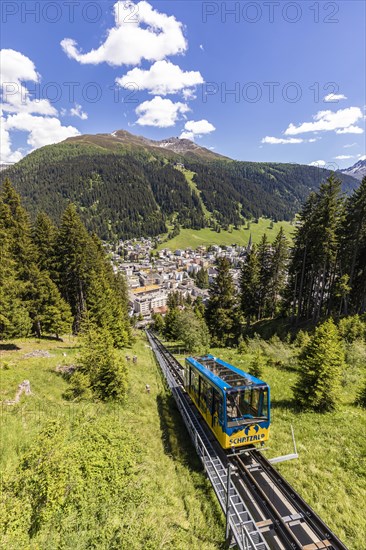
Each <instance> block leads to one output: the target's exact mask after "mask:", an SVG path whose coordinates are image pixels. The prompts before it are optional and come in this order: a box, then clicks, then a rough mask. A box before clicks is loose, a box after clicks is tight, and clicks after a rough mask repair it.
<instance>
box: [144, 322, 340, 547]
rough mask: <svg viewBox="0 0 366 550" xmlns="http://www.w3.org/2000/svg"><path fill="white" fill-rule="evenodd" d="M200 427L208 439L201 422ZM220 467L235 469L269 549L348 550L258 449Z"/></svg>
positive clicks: (174, 367) (178, 375) (167, 356)
mask: <svg viewBox="0 0 366 550" xmlns="http://www.w3.org/2000/svg"><path fill="white" fill-rule="evenodd" d="M148 335H149V338H150V339H151V340H152V341H153V342H154V345H155V346H156V348H157V350H158V351H159V353H160V355H161V356H162V357H164V360H165V361H166V364H167V365H168V367H169V370H170V372H171V375H172V376H173V378H174V380H175V383H176V384H177V386H178V387H179V388H181V389H183V369H182V366H181V365H180V363H179V362H178V361H177V360H176V358H175V357H174V356H173V355H172V354H171V353H170V352H169V351H168V350H167V349H166V348H165V347H164V345H163V344H162V343H161V342H160V341H159V339H158V338H157V337H156V336H155V335H153V334H152V333H148ZM188 399H189V398H188ZM201 424H202V427H203V428H204V429H205V430H206V432H207V435H208V436H210V435H211V434H210V432H209V431H208V430H207V427H206V426H205V425H204V422H201ZM211 439H212V435H211ZM211 443H212V444H213V445H214V446H215V445H216V447H217V453H218V455H220V456H221V458H222V456H223V450H222V449H221V448H220V447H219V446H218V444H217V443H216V442H215V441H214V442H212V441H211ZM223 464H224V466H225V467H226V468H228V467H229V464H231V467H232V469H233V470H234V473H233V475H232V484H233V486H234V487H235V489H236V491H237V492H238V493H239V494H240V495H241V497H242V499H243V501H244V502H245V503H246V505H247V507H248V510H249V512H250V513H251V517H252V518H255V522H256V528H257V529H258V530H259V531H260V532H261V533H262V535H263V538H264V539H265V541H266V543H267V545H268V548H270V549H273V550H277V549H279V550H321V549H327V550H347V547H346V546H345V545H344V544H343V543H342V542H341V541H340V540H339V539H338V538H337V536H336V535H335V534H334V533H333V532H332V531H331V530H330V529H329V528H328V527H327V525H326V524H325V523H324V522H323V521H322V519H321V518H320V517H319V516H318V515H317V514H316V513H315V512H314V510H312V508H311V507H310V506H309V505H308V504H307V503H306V502H305V501H304V499H303V498H302V497H301V496H300V495H299V494H298V493H297V492H296V491H295V490H294V489H293V487H292V486H291V485H290V484H289V483H288V482H287V481H286V480H285V479H284V478H283V477H282V476H281V474H279V472H278V471H277V470H276V469H275V468H274V467H273V466H272V464H271V463H270V462H269V461H268V460H267V459H266V458H265V457H264V456H263V454H262V453H261V452H260V451H259V450H256V449H254V448H249V449H246V450H245V451H243V452H242V453H241V454H238V455H229V454H226V455H224V457H223ZM225 479H226V480H227V477H226V478H225ZM228 512H230V510H228ZM245 548H251V546H247V547H245Z"/></svg>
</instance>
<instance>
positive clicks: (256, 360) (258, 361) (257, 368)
mask: <svg viewBox="0 0 366 550" xmlns="http://www.w3.org/2000/svg"><path fill="white" fill-rule="evenodd" d="M265 365H266V360H265V357H264V355H263V353H262V352H261V350H257V351H256V352H255V354H254V356H253V357H252V359H251V361H250V365H249V369H248V372H249V374H251V375H252V376H255V377H256V378H259V379H261V378H262V376H263V370H264V367H265Z"/></svg>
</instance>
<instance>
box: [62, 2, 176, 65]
mask: <svg viewBox="0 0 366 550" xmlns="http://www.w3.org/2000/svg"><path fill="white" fill-rule="evenodd" d="M131 10H132V11H131ZM114 18H115V27H113V28H112V29H109V30H108V33H107V38H106V40H105V42H104V43H103V44H101V46H99V48H97V49H94V50H91V51H90V52H88V53H81V52H80V50H79V49H78V47H77V43H76V42H75V40H73V39H71V38H65V39H64V40H62V42H61V46H62V48H63V50H64V52H65V53H66V54H67V55H68V56H69V57H70V58H71V59H75V60H76V61H78V62H79V63H82V64H88V63H89V64H93V65H97V64H99V63H103V62H105V63H108V64H109V65H112V66H121V65H137V64H139V63H141V61H142V60H143V59H146V60H148V61H158V60H161V59H164V58H165V57H167V56H168V55H176V54H182V53H184V52H185V51H186V49H187V42H186V39H185V37H184V35H183V29H182V23H180V22H179V21H177V20H176V19H175V17H174V16H168V15H166V14H165V13H160V12H158V11H157V10H154V9H153V7H152V6H151V5H150V4H149V3H148V2H146V1H145V0H143V1H141V2H138V3H137V4H133V3H132V2H131V1H127V2H125V1H118V2H116V4H115V5H114Z"/></svg>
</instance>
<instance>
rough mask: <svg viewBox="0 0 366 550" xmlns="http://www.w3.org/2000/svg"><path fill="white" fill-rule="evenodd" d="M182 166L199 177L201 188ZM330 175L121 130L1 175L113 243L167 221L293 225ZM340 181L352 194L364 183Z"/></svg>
mask: <svg viewBox="0 0 366 550" xmlns="http://www.w3.org/2000/svg"><path fill="white" fill-rule="evenodd" d="M180 165H184V167H185V168H186V169H188V170H191V171H192V172H194V174H195V175H194V177H193V179H194V183H195V187H196V188H197V190H198V191H196V190H195V189H193V188H192V186H190V185H189V182H188V181H187V179H186V174H185V173H184V170H182V166H180ZM328 176H329V171H327V170H324V169H320V168H317V167H312V166H304V165H296V164H279V163H278V164H276V163H252V162H238V161H233V160H231V159H228V158H226V157H223V156H221V155H218V154H216V153H213V152H212V151H209V150H208V149H204V148H202V147H199V146H198V145H196V144H194V143H192V142H191V141H189V140H180V139H178V138H170V139H168V140H164V141H160V142H155V141H152V140H149V139H146V138H143V137H139V136H134V135H132V134H129V133H128V132H126V131H118V132H114V133H113V134H98V135H95V136H94V135H85V136H78V137H75V138H70V139H68V140H66V141H64V142H62V143H60V144H56V145H50V146H47V147H43V148H41V149H38V150H36V151H34V152H33V153H31V154H30V155H28V156H27V157H26V158H24V159H23V160H22V161H20V162H19V163H17V164H16V165H14V166H12V167H10V168H7V169H6V170H4V171H3V172H1V174H0V183H1V182H2V181H4V179H5V177H8V178H10V180H11V181H12V183H13V184H14V186H15V188H16V189H17V190H18V191H19V192H20V193H21V195H22V197H23V198H24V202H25V205H26V206H27V208H28V209H29V211H30V212H31V214H32V215H35V214H36V213H37V212H38V211H40V210H43V211H45V212H46V213H47V214H48V215H49V216H50V217H51V218H52V219H53V220H58V219H59V218H60V214H61V212H62V211H63V210H64V208H65V206H66V205H67V203H68V202H69V201H72V202H74V203H75V204H76V205H77V207H78V210H79V212H80V214H81V216H82V219H83V221H84V222H85V224H86V226H87V227H88V229H89V230H91V231H95V232H96V233H97V234H98V235H99V236H100V237H101V238H103V239H110V238H117V237H118V238H129V237H139V236H142V235H150V236H154V235H158V234H159V233H163V232H165V231H166V228H167V226H166V223H167V222H168V221H170V222H171V221H174V222H178V223H179V224H180V225H181V226H183V227H192V228H194V229H200V228H202V227H204V226H205V225H207V224H210V223H219V224H220V225H222V226H225V225H229V224H234V225H240V224H241V223H243V220H244V219H245V218H246V219H248V218H252V217H259V216H264V217H269V218H273V219H275V220H278V219H280V220H285V219H287V220H288V219H291V218H292V217H293V216H294V214H295V213H296V212H297V211H298V210H299V208H300V206H301V204H302V203H303V202H304V200H305V199H306V198H307V196H308V195H309V192H310V191H312V190H317V189H318V188H319V185H320V183H321V182H322V181H324V179H326V178H327V177H328ZM339 177H341V178H342V181H343V191H345V192H346V193H349V192H351V191H353V190H354V189H355V188H357V186H358V184H359V182H358V181H357V180H356V179H354V178H353V177H351V176H347V175H344V174H339ZM205 210H206V212H207V210H208V211H209V212H210V213H211V219H207V215H206V216H205V215H204V211H205Z"/></svg>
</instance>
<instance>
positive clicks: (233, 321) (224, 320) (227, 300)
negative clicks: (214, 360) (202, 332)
mask: <svg viewBox="0 0 366 550" xmlns="http://www.w3.org/2000/svg"><path fill="white" fill-rule="evenodd" d="M209 294H210V298H209V301H208V304H207V308H206V321H207V325H208V328H209V331H210V335H211V338H212V343H213V345H215V346H226V345H229V344H232V343H233V342H234V341H235V340H236V338H237V336H238V330H239V322H238V309H237V299H236V296H235V287H234V282H233V278H232V275H231V273H230V263H229V261H228V260H227V259H226V258H219V259H218V261H217V277H216V279H215V280H214V282H213V283H212V285H211V286H210V289H209Z"/></svg>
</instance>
